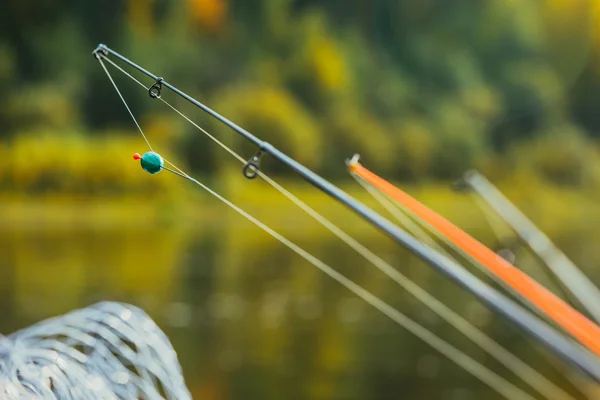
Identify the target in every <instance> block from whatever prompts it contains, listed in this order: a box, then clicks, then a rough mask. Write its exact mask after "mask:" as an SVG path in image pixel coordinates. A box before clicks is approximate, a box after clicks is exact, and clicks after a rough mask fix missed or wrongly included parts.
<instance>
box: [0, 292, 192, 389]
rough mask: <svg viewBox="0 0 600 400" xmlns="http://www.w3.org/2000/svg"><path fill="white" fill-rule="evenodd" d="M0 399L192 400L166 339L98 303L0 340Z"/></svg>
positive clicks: (148, 322)
mask: <svg viewBox="0 0 600 400" xmlns="http://www.w3.org/2000/svg"><path fill="white" fill-rule="evenodd" d="M0 398H2V399H7V400H13V399H61V400H62V399H92V400H95V399H102V400H105V399H177V400H186V399H191V395H190V393H189V391H188V389H187V388H186V385H185V382H184V379H183V375H182V371H181V366H180V365H179V361H178V359H177V355H176V353H175V351H174V349H173V347H172V346H171V343H170V342H169V339H168V338H167V336H166V335H165V334H164V333H163V332H162V331H161V330H160V328H159V327H158V326H157V325H156V324H155V323H154V321H152V319H151V318H150V317H149V316H148V315H147V314H146V313H145V312H144V311H142V310H141V309H139V308H137V307H134V306H131V305H128V304H122V303H114V302H102V303H98V304H95V305H93V306H91V307H87V308H84V309H80V310H76V311H73V312H70V313H68V314H66V315H62V316H59V317H56V318H52V319H49V320H46V321H42V322H40V323H38V324H36V325H33V326H31V327H29V328H26V329H24V330H21V331H18V332H15V333H14V334H12V335H10V336H7V337H5V336H0Z"/></svg>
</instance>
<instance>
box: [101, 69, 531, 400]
mask: <svg viewBox="0 0 600 400" xmlns="http://www.w3.org/2000/svg"><path fill="white" fill-rule="evenodd" d="M104 59H106V58H104ZM98 60H99V61H100V63H101V64H103V63H102V60H101V59H100V57H98ZM104 70H105V72H106V73H107V74H108V75H110V73H109V72H108V70H107V69H106V68H104ZM111 82H113V85H114V86H116V84H115V83H114V81H113V80H112V79H111ZM121 99H122V101H123V102H125V100H124V99H123V97H122V96H121ZM133 118H134V119H135V117H133ZM136 125H138V124H137V123H136ZM138 126H139V125H138ZM140 131H141V129H140ZM165 162H168V161H167V160H165ZM168 163H169V164H170V165H171V166H173V168H174V169H175V170H176V171H178V172H180V173H181V174H182V175H184V178H186V179H188V180H190V181H191V182H193V183H195V184H196V185H198V186H200V187H201V188H202V189H204V190H205V191H206V192H208V193H209V194H211V195H212V196H213V197H215V198H217V199H218V200H219V201H221V202H222V203H224V204H225V205H227V206H228V207H230V208H231V209H233V210H234V211H236V212H237V213H238V214H240V215H241V216H243V217H244V218H246V219H247V220H248V221H250V222H252V223H253V224H255V225H256V226H257V227H259V228H260V229H262V230H263V231H264V232H266V233H267V234H269V235H270V236H272V237H273V238H275V239H276V240H278V241H279V242H280V243H282V244H283V245H285V246H286V247H288V248H289V249H290V250H292V251H294V252H295V253H296V254H298V255H299V256H301V257H302V258H304V259H305V260H306V261H308V262H309V263H311V264H313V265H314V266H315V267H317V268H318V269H320V270H321V271H322V272H324V273H325V274H327V275H328V276H330V277H331V278H332V279H334V280H335V281H337V282H338V283H340V284H341V285H342V286H344V287H346V288H347V289H348V290H350V291H352V292H353V293H354V294H356V295H357V296H359V297H360V298H361V299H363V300H364V301H365V302H367V303H369V304H370V305H372V306H373V307H375V308H376V309H377V310H379V311H380V312H382V313H383V314H384V315H386V316H387V317H389V318H390V319H391V320H393V321H394V322H396V323H397V324H399V325H400V326H402V327H404V328H405V329H407V330H408V331H409V332H411V333H412V334H414V335H415V336H417V337H418V338H420V339H421V340H423V341H424V342H426V343H427V344H429V345H430V346H432V347H433V348H434V349H436V350H437V351H439V352H440V353H441V354H443V355H445V356H446V357H448V358H449V359H450V360H452V361H453V362H455V363H456V364H457V365H459V366H461V367H462V368H464V369H465V370H466V371H468V372H470V373H471V374H472V375H473V376H475V377H476V378H478V379H480V380H481V381H482V382H484V383H486V384H487V385H488V386H490V387H491V388H492V389H494V390H496V391H497V392H498V393H500V394H501V395H503V396H504V397H506V398H508V399H517V398H518V399H533V397H531V396H530V395H528V394H527V393H525V392H524V391H523V390H521V389H519V388H517V387H516V386H514V385H513V384H511V383H510V382H508V381H507V380H505V379H504V378H502V377H500V376H499V375H498V374H496V373H495V372H493V371H491V370H490V369H488V368H486V367H485V366H483V365H482V364H480V363H479V362H477V361H476V360H474V359H473V358H471V357H469V356H468V355H466V354H465V353H464V352H462V351H461V350H459V349H457V348H456V347H454V346H452V345H450V344H449V343H448V342H446V341H444V340H443V339H441V338H440V337H438V336H436V335H435V334H434V333H433V332H431V331H429V330H428V329H427V328H425V327H423V326H421V325H420V324H418V323H417V322H415V321H413V320H411V319H410V318H408V317H407V316H406V315H404V314H402V313H401V312H399V311H398V310H396V309H395V308H393V307H392V306H390V305H389V304H387V303H385V302H384V301H383V300H381V299H379V298H378V297H376V296H375V295H374V294H372V293H371V292H369V291H367V290H366V289H364V288H363V287H362V286H360V285H358V284H356V283H355V282H353V281H352V280H350V279H348V278H347V277H345V276H344V275H342V274H341V273H339V272H338V271H336V270H335V269H333V268H332V267H330V266H329V265H327V264H325V263H324V262H323V261H321V260H319V259H318V258H316V257H315V256H313V255H312V254H310V253H309V252H307V251H306V250H304V249H303V248H301V247H300V246H298V245H296V244H295V243H293V242H292V241H290V240H289V239H287V238H285V237H284V236H282V235H281V234H279V233H277V232H276V231H274V230H273V229H271V228H270V227H269V226H267V225H266V224H264V223H262V222H261V221H259V220H258V219H256V218H254V217H253V216H252V215H250V214H249V213H247V212H246V211H244V210H243V209H241V208H240V207H238V206H236V205H235V204H234V203H232V202H231V201H229V200H227V199H226V198H225V197H223V196H222V195H220V194H219V193H217V192H215V191H214V190H212V189H211V188H209V187H208V186H206V185H205V184H203V183H201V182H199V181H198V180H196V179H194V178H192V177H191V176H189V175H188V174H187V173H185V172H184V171H183V170H181V169H180V168H178V167H177V166H175V165H174V164H173V163H170V162H168ZM263 175H264V174H263ZM269 179H270V178H269ZM282 189H283V188H282ZM287 193H289V192H287ZM315 213H316V212H315Z"/></svg>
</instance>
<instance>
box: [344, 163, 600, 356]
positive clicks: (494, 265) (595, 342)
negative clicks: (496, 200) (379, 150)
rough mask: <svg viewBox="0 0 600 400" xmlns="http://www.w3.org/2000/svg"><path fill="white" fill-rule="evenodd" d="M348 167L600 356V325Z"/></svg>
mask: <svg viewBox="0 0 600 400" xmlns="http://www.w3.org/2000/svg"><path fill="white" fill-rule="evenodd" d="M348 167H349V169H350V171H351V172H352V173H354V174H356V175H357V176H359V177H360V178H362V179H363V180H364V181H366V182H367V183H369V184H371V185H372V186H374V187H375V188H377V189H379V190H380V191H382V192H383V193H385V194H387V195H388V196H390V197H391V198H392V199H394V200H396V201H397V202H399V203H400V204H402V205H403V206H404V207H406V208H408V209H409V210H410V211H411V212H413V213H414V214H415V215H416V216H418V217H419V218H421V219H422V220H424V221H425V222H427V223H428V224H430V225H431V226H432V227H434V228H435V229H436V230H438V231H439V232H440V233H442V234H443V235H444V236H445V237H447V238H448V239H449V240H450V241H451V242H452V243H454V244H455V245H457V246H459V247H460V248H461V249H462V250H464V251H465V252H466V253H467V254H468V255H469V256H471V257H472V258H473V259H475V260H476V261H478V262H479V263H481V264H482V265H483V266H484V267H486V268H487V269H488V270H489V271H490V272H492V273H493V274H494V275H495V276H497V277H498V278H500V279H501V280H502V281H503V282H505V283H506V284H507V285H508V286H509V287H511V288H512V289H514V290H515V291H516V292H518V293H519V294H521V295H522V296H523V297H525V298H526V299H527V300H528V301H529V302H530V303H531V304H533V305H534V306H536V307H537V308H538V309H539V310H540V311H542V312H544V313H545V314H546V315H547V316H548V317H550V318H551V319H552V320H553V321H555V322H556V323H557V324H558V325H560V326H561V327H562V328H563V329H564V330H565V331H567V332H569V333H570V334H571V335H572V336H573V337H575V338H577V339H578V340H579V341H580V342H581V343H582V344H583V345H585V346H586V347H587V348H588V349H589V350H591V351H592V352H594V353H595V354H596V355H598V356H600V327H599V326H598V325H596V324H595V323H593V322H592V321H590V320H589V319H587V318H586V317H585V316H584V315H582V314H581V313H579V312H578V311H577V310H575V309H574V308H572V307H571V306H569V305H568V304H567V303H565V302H564V301H563V300H561V299H560V298H558V297H557V296H555V295H554V294H553V293H552V292H550V291H549V290H548V289H546V288H545V287H543V286H542V285H540V284H539V283H538V282H537V281H535V280H534V279H532V278H531V277H530V276H528V275H527V274H525V273H524V272H523V271H521V270H520V269H518V268H517V267H515V266H514V265H512V264H510V263H509V262H508V261H506V260H505V259H503V258H502V257H500V256H499V255H497V254H496V253H494V252H493V251H492V250H490V249H489V248H487V247H486V246H484V245H483V244H481V243H480V242H479V241H477V240H476V239H474V238H473V237H471V236H470V235H469V234H467V233H466V232H464V231H463V230H461V229H460V228H458V227H457V226H456V225H454V224H453V223H451V222H450V221H448V220H447V219H445V218H444V217H442V216H441V215H439V214H437V213H436V212H434V211H433V210H431V209H429V208H428V207H426V206H425V205H424V204H422V203H421V202H419V201H418V200H416V199H414V198H413V197H411V196H410V195H408V194H407V193H405V192H403V191H402V190H400V189H398V188H397V187H395V186H394V185H392V184H391V183H389V182H387V181H386V180H384V179H383V178H381V177H379V176H377V175H376V174H374V173H373V172H371V171H369V170H368V169H366V168H365V167H363V166H362V165H361V164H360V163H359V162H358V161H357V160H356V159H355V160H352V161H351V162H349V163H348Z"/></svg>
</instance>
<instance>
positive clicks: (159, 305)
mask: <svg viewBox="0 0 600 400" xmlns="http://www.w3.org/2000/svg"><path fill="white" fill-rule="evenodd" d="M288 233H289V234H291V235H295V237H294V240H296V241H297V242H298V243H299V244H300V245H302V246H304V247H305V248H307V249H310V250H311V251H312V252H314V254H315V255H316V256H318V257H320V258H322V259H324V260H326V261H327V262H329V263H330V264H331V265H332V266H334V267H335V268H336V269H338V270H340V271H341V272H343V273H344V274H347V275H348V276H349V277H350V278H351V279H354V280H356V281H357V282H359V283H360V284H361V285H363V286H365V287H366V288H367V289H368V290H371V291H373V292H374V293H377V294H378V295H379V296H381V297H382V298H383V299H384V300H385V301H387V302H389V303H390V304H392V305H393V306H395V307H397V308H398V309H399V310H401V311H402V312H404V313H406V314H407V315H409V316H410V317H411V318H414V319H415V320H417V321H419V322H420V323H422V324H424V325H425V326H427V327H428V328H430V329H432V330H433V331H434V332H436V334H438V335H440V336H442V337H444V338H445V339H446V340H448V341H450V342H451V343H453V344H455V345H457V346H459V347H460V348H461V349H464V350H465V351H466V352H467V353H468V354H469V355H471V356H473V357H474V358H476V359H477V360H479V361H481V362H483V363H484V364H485V365H486V366H488V367H489V368H492V369H493V370H495V371H497V372H498V373H500V374H501V375H503V376H506V377H508V378H509V379H510V380H512V381H514V382H518V381H517V380H516V379H515V377H514V376H512V375H511V372H510V371H506V370H504V369H503V368H502V367H501V366H500V365H497V363H495V362H493V361H492V360H489V359H487V358H486V357H485V354H483V353H482V352H481V351H480V350H479V349H478V348H476V347H475V346H474V345H473V344H472V343H470V342H469V341H468V340H466V339H464V338H463V337H462V336H460V335H459V334H457V333H456V332H455V331H454V330H453V329H451V328H449V327H448V326H447V325H446V324H445V323H442V321H441V320H440V319H439V318H438V317H437V316H435V315H434V314H433V313H431V312H429V311H428V310H426V309H424V308H423V307H422V306H421V305H420V304H418V303H417V302H416V301H415V300H414V299H413V298H411V297H410V296H408V295H406V294H405V293H404V292H403V291H402V289H401V288H399V287H398V286H396V285H395V284H393V282H391V281H390V280H389V279H387V278H386V277H385V276H383V275H382V274H380V273H378V272H377V271H376V270H375V269H374V268H372V267H371V266H369V265H368V264H367V263H366V262H364V261H363V260H362V259H359V258H357V257H356V256H355V255H354V254H352V253H351V251H350V250H348V249H346V248H345V247H344V246H343V245H341V244H340V243H337V242H336V240H335V239H334V238H333V237H332V238H329V239H324V238H323V237H319V238H315V237H311V236H310V235H308V234H306V233H302V232H301V231H298V232H295V233H294V232H288ZM363 239H365V243H366V244H368V245H369V246H370V247H371V248H373V249H374V250H377V252H378V253H379V254H383V255H385V257H386V258H387V259H388V260H389V261H391V262H392V264H393V265H395V266H397V267H398V268H401V269H402V271H403V272H404V273H405V274H407V275H408V276H409V277H411V278H412V279H415V280H417V281H418V282H419V283H420V284H421V285H423V286H425V287H426V288H428V289H429V290H431V291H433V292H435V294H436V296H438V297H439V298H440V299H442V300H443V301H444V302H445V303H446V304H448V305H449V306H450V307H452V308H453V309H455V310H457V311H460V312H461V313H462V314H463V315H465V316H466V317H467V318H468V319H469V320H470V321H472V322H473V323H474V324H475V325H477V326H479V327H480V328H481V329H483V330H484V331H485V332H486V333H488V334H489V335H490V336H492V337H493V338H495V339H496V340H498V341H499V342H501V343H502V344H503V345H505V346H506V347H508V348H509V349H511V350H513V351H515V352H516V353H517V354H519V355H521V356H522V357H523V358H526V359H527V360H528V361H530V363H531V364H533V365H534V366H535V367H536V368H538V369H540V370H542V371H543V372H544V373H545V374H546V375H549V376H550V377H551V378H553V379H554V380H555V381H558V382H560V381H562V380H563V379H564V377H563V376H562V374H561V371H560V369H556V368H554V367H552V366H550V365H549V364H548V363H547V361H546V360H545V359H544V357H541V356H540V355H539V354H537V353H536V352H535V351H534V350H532V349H531V346H530V345H529V344H528V343H527V341H526V340H524V339H523V338H522V337H521V336H519V335H518V333H517V332H515V330H513V329H512V327H510V326H509V325H508V324H506V323H504V322H503V321H501V320H498V319H497V318H493V316H492V315H491V314H490V313H489V312H488V311H487V310H486V309H485V308H483V307H482V306H481V305H480V304H479V303H477V302H476V301H474V300H473V299H472V298H471V297H469V296H468V295H466V294H465V293H463V292H462V291H461V290H459V289H457V288H456V287H455V286H454V285H453V284H451V283H449V282H448V281H446V280H445V279H444V278H441V277H439V276H437V275H436V274H435V273H432V272H431V270H430V269H429V268H428V267H427V266H425V265H423V264H421V263H420V262H418V261H417V260H416V259H415V258H414V257H411V256H409V255H408V254H406V253H405V252H404V251H402V250H401V249H399V248H398V247H397V246H395V245H393V244H392V243H388V242H385V241H382V240H381V238H377V237H366V238H363ZM0 251H1V254H2V257H1V258H0V278H1V279H0V299H1V300H0V307H1V314H0V331H2V332H10V331H13V330H15V329H17V328H19V327H22V326H25V325H28V324H31V323H33V322H35V321H38V320H40V319H43V318H46V317H50V316H53V315H56V314H59V313H64V312H67V311H69V310H71V309H74V308H77V307H82V306H86V305H89V304H91V303H93V302H95V301H98V300H118V301H125V302H130V303H133V304H135V305H137V306H140V307H142V308H143V309H144V310H146V311H147V312H148V313H149V314H150V315H151V316H152V317H153V318H154V319H155V320H156V321H157V323H158V324H159V325H160V326H161V327H163V328H164V329H165V331H166V333H167V334H168V335H169V337H170V338H171V340H172V342H173V344H174V347H175V349H176V350H177V351H178V353H179V356H180V359H181V362H182V364H183V368H184V371H185V375H186V379H187V382H188V384H189V386H190V389H191V390H192V392H193V394H194V397H195V398H199V399H254V398H261V399H282V398H285V399H397V398H410V399H421V398H423V399H437V398H443V399H477V398H482V397H483V396H485V398H490V399H492V398H496V397H495V396H496V395H495V393H493V392H491V391H490V390H488V389H487V388H486V387H484V386H483V385H482V384H481V383H479V382H478V381H476V380H474V379H473V378H471V377H470V376H469V375H468V374H466V373H465V372H463V371H462V370H461V369H459V368H458V367H456V366H455V365H454V364H453V363H452V362H450V361H448V360H446V359H445V358H443V357H441V356H440V355H439V354H437V353H435V352H434V351H433V350H432V349H431V348H429V347H428V346H426V345H425V344H423V343H422V342H420V341H419V340H418V339H416V338H414V337H413V336H412V335H410V334H409V333H407V332H406V331H405V330H403V329H402V328H401V327H399V326H397V325H395V324H393V323H392V322H390V321H389V320H387V319H386V318H385V317H384V316H382V315H381V314H379V313H378V312H377V311H376V310H374V309H372V308H370V307H369V306H368V305H365V304H364V303H362V302H361V301H360V300H359V299H357V298H355V297H354V296H353V295H351V294H350V293H348V292H347V291H346V290H345V289H344V288H342V287H340V286H339V285H337V284H336V283H335V282H333V281H332V280H330V279H329V278H328V277H327V276H325V275H324V274H322V273H321V272H320V271H318V270H316V269H315V268H313V267H312V266H311V265H309V264H307V263H305V262H304V261H303V260H302V259H299V258H298V257H296V256H295V255H294V254H293V253H292V252H290V251H288V250H287V249H285V248H283V247H282V246H281V245H279V244H278V243H277V242H275V241H273V240H271V239H270V238H269V237H267V236H266V235H265V236H263V235H262V234H261V233H260V232H257V231H256V230H255V229H254V228H253V227H252V226H249V225H244V224H227V225H223V224H219V225H214V226H210V225H207V226H204V227H203V228H202V229H201V230H189V229H186V228H181V227H171V228H164V227H156V228H151V229H150V228H144V229H141V228H135V227H134V228H123V227H120V228H115V229H91V228H90V229H83V230H79V231H73V230H48V229H46V230H40V231H35V230H27V231H25V230H23V231H19V230H16V231H14V230H13V231H10V232H3V233H1V234H0ZM520 386H521V387H523V388H524V389H525V390H528V388H527V387H526V386H525V385H520Z"/></svg>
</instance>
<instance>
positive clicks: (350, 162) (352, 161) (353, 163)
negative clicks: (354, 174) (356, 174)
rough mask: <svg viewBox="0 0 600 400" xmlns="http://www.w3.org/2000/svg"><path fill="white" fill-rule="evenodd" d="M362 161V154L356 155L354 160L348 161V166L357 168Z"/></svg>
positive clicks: (353, 157) (349, 159)
mask: <svg viewBox="0 0 600 400" xmlns="http://www.w3.org/2000/svg"><path fill="white" fill-rule="evenodd" d="M359 161H360V154H355V155H353V156H352V158H348V159H347V160H346V165H347V166H348V167H350V168H352V167H355V166H356V164H358V162H359Z"/></svg>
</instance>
